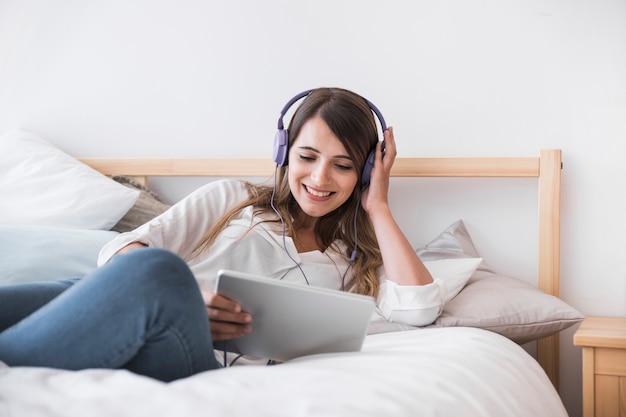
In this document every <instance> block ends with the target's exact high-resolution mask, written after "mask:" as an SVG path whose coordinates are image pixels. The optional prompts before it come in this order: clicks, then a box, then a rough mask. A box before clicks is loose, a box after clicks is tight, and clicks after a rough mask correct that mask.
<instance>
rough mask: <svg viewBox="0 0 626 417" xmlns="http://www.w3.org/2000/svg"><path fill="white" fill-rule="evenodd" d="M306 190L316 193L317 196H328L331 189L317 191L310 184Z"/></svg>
mask: <svg viewBox="0 0 626 417" xmlns="http://www.w3.org/2000/svg"><path fill="white" fill-rule="evenodd" d="M305 187H306V190H307V192H308V193H309V194H312V195H314V196H315V197H328V196H329V195H330V191H326V192H322V191H315V190H314V189H312V188H309V187H308V186H305Z"/></svg>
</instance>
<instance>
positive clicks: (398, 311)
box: [377, 279, 446, 326]
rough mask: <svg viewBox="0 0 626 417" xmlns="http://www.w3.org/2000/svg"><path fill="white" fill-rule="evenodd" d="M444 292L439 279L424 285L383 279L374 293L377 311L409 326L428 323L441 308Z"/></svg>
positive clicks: (437, 314) (388, 318)
mask: <svg viewBox="0 0 626 417" xmlns="http://www.w3.org/2000/svg"><path fill="white" fill-rule="evenodd" d="M445 291H446V288H445V283H444V282H443V281H442V280H441V279H435V280H434V281H433V282H432V283H430V284H426V285H399V284H397V283H396V282H394V281H390V280H388V279H383V280H382V282H381V286H380V290H379V294H378V303H377V304H378V310H379V314H380V315H382V316H383V317H384V318H385V319H387V320H389V321H391V322H396V323H402V324H408V325H410V326H426V325H429V324H432V323H433V322H434V321H435V320H436V319H437V317H439V315H440V314H441V312H442V311H443V303H444V295H445Z"/></svg>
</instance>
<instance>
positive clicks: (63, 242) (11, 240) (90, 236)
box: [0, 224, 118, 285]
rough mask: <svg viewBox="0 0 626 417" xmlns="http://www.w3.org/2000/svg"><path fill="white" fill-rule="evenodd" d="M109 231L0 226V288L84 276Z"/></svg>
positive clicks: (113, 235)
mask: <svg viewBox="0 0 626 417" xmlns="http://www.w3.org/2000/svg"><path fill="white" fill-rule="evenodd" d="M117 235H118V233H116V232H111V231H108V230H86V229H82V230H76V229H67V228H56V227H48V226H27V225H7V224H0V247H1V248H2V250H1V251H0V265H2V268H0V285H7V284H14V283H22V282H33V281H48V280H54V279H68V278H79V277H84V276H85V275H87V274H89V273H90V272H91V271H93V270H94V269H95V268H96V261H97V259H98V253H99V252H100V249H101V248H102V246H104V245H105V244H106V243H107V242H109V241H110V240H111V239H113V238H114V237H115V236H117Z"/></svg>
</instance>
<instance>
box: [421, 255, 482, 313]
mask: <svg viewBox="0 0 626 417" xmlns="http://www.w3.org/2000/svg"><path fill="white" fill-rule="evenodd" d="M481 262H482V258H458V259H437V260H433V261H424V266H425V267H426V269H428V272H430V275H432V277H433V278H434V279H440V280H441V281H443V282H444V283H445V284H446V289H447V291H446V295H445V296H444V305H445V304H447V303H448V302H450V301H451V300H452V299H453V298H454V297H456V295H457V294H458V293H459V292H460V291H461V290H462V289H463V287H465V284H467V282H468V281H469V279H470V278H471V277H472V274H474V272H476V268H477V267H478V265H479V264H480V263H481Z"/></svg>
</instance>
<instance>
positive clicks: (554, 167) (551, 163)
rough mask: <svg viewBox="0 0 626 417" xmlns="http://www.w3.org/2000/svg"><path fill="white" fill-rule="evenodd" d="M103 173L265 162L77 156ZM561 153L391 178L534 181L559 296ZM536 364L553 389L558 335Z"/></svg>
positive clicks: (438, 161) (246, 173)
mask: <svg viewBox="0 0 626 417" xmlns="http://www.w3.org/2000/svg"><path fill="white" fill-rule="evenodd" d="M79 159H80V160H81V161H82V162H84V163H86V164H87V165H89V166H91V167H92V168H95V169H96V170H98V171H100V172H102V173H103V174H105V175H126V176H132V177H135V178H137V179H138V180H139V181H140V182H143V183H144V184H145V181H146V178H147V177H151V176H213V177H256V176H264V177H269V176H271V175H272V174H273V172H274V167H275V164H274V162H273V161H271V159H270V158H79ZM561 168H562V162H561V150H559V149H544V150H541V152H540V155H539V156H535V157H443V158H442V157H417V158H414V157H404V158H397V159H396V162H395V164H394V167H393V170H392V172H391V175H392V176H394V177H535V178H537V179H538V184H539V187H538V189H539V195H538V201H539V213H538V223H539V261H538V265H539V268H538V287H539V288H540V289H541V290H543V291H544V292H546V293H548V294H552V295H554V296H556V297H558V296H559V280H560V212H561V204H560V202H561ZM537 360H538V362H539V363H540V364H541V366H542V367H543V369H544V370H545V371H546V373H547V375H548V377H549V378H550V380H551V381H552V383H553V384H554V386H555V387H556V389H557V390H558V387H559V335H558V334H555V335H553V336H550V337H546V338H543V339H540V340H538V341H537Z"/></svg>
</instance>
